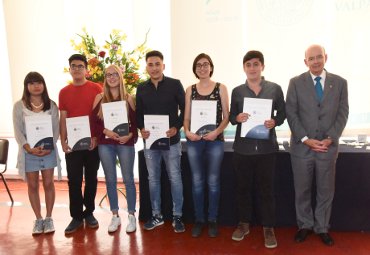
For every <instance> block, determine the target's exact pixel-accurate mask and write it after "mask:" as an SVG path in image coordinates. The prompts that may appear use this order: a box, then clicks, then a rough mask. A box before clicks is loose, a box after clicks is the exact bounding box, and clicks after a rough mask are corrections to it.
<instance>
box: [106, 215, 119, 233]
mask: <svg viewBox="0 0 370 255" xmlns="http://www.w3.org/2000/svg"><path fill="white" fill-rule="evenodd" d="M119 225H121V218H120V217H119V216H118V215H113V217H112V220H111V221H110V224H109V227H108V232H109V233H113V232H115V231H117V229H118V227H119Z"/></svg>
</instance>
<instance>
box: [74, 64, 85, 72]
mask: <svg viewBox="0 0 370 255" xmlns="http://www.w3.org/2000/svg"><path fill="white" fill-rule="evenodd" d="M71 69H72V70H79V71H81V70H84V69H85V66H84V65H73V64H72V65H71Z"/></svg>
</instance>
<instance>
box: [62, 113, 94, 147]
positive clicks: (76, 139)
mask: <svg viewBox="0 0 370 255" xmlns="http://www.w3.org/2000/svg"><path fill="white" fill-rule="evenodd" d="M66 124H67V137H68V145H69V147H70V148H72V150H73V151H79V150H88V149H89V148H90V144H91V133H90V122H89V116H81V117H74V118H67V119H66Z"/></svg>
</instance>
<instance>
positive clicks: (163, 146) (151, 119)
mask: <svg viewBox="0 0 370 255" xmlns="http://www.w3.org/2000/svg"><path fill="white" fill-rule="evenodd" d="M144 126H145V129H146V130H147V131H149V132H150V135H149V137H148V139H146V140H145V148H146V149H153V150H168V149H169V148H170V147H169V141H170V139H169V138H168V137H167V135H166V132H167V131H168V130H169V129H170V128H169V117H168V115H144Z"/></svg>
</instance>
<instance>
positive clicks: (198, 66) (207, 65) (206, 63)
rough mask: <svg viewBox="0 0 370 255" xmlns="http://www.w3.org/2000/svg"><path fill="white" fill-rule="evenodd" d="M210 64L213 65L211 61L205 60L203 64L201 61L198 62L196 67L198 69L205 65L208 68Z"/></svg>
mask: <svg viewBox="0 0 370 255" xmlns="http://www.w3.org/2000/svg"><path fill="white" fill-rule="evenodd" d="M210 65H211V64H210V63H208V62H204V63H203V64H200V63H198V64H196V65H195V67H196V68H197V69H202V67H203V68H204V69H206V68H208V67H209V66H210Z"/></svg>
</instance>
